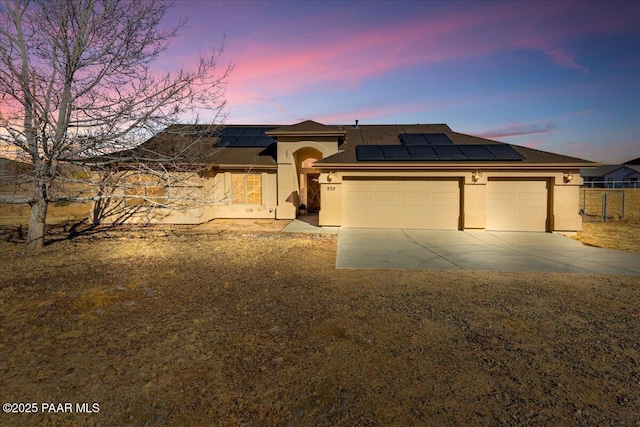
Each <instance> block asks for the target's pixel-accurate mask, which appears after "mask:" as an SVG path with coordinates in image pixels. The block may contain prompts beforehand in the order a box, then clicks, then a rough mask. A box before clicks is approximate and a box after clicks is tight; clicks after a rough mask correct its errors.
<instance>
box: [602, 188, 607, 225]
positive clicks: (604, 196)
mask: <svg viewBox="0 0 640 427" xmlns="http://www.w3.org/2000/svg"><path fill="white" fill-rule="evenodd" d="M602 221H603V222H607V193H603V194H602Z"/></svg>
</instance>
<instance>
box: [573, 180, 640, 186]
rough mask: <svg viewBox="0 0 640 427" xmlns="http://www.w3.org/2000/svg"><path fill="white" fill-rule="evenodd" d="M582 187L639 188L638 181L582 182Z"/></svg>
mask: <svg viewBox="0 0 640 427" xmlns="http://www.w3.org/2000/svg"><path fill="white" fill-rule="evenodd" d="M584 187H589V188H640V185H639V184H638V181H637V180H636V181H631V180H629V181H589V180H588V178H585V180H584Z"/></svg>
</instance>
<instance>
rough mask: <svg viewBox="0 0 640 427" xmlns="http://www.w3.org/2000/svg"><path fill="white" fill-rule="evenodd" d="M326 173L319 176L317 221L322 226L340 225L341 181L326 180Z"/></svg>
mask: <svg viewBox="0 0 640 427" xmlns="http://www.w3.org/2000/svg"><path fill="white" fill-rule="evenodd" d="M328 175H329V174H328V173H323V174H320V200H321V205H320V214H319V216H318V221H319V224H320V225H323V226H339V225H341V224H342V179H339V178H333V176H332V179H331V181H329V179H328Z"/></svg>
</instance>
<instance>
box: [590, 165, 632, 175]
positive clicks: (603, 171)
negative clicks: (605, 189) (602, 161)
mask: <svg viewBox="0 0 640 427" xmlns="http://www.w3.org/2000/svg"><path fill="white" fill-rule="evenodd" d="M619 169H629V170H631V171H635V172H636V173H640V165H638V166H635V165H630V164H626V165H602V166H599V167H597V168H592V169H580V176H581V177H583V178H604V177H605V176H606V175H609V174H610V173H612V172H615V171H617V170H619ZM631 174H633V172H631Z"/></svg>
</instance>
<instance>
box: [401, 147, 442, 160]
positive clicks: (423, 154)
mask: <svg viewBox="0 0 640 427" xmlns="http://www.w3.org/2000/svg"><path fill="white" fill-rule="evenodd" d="M407 150H409V154H410V155H411V159H412V160H438V155H437V154H436V152H435V151H433V147H430V146H428V145H411V146H408V147H407Z"/></svg>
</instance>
